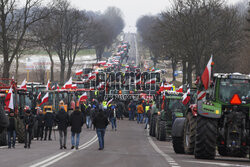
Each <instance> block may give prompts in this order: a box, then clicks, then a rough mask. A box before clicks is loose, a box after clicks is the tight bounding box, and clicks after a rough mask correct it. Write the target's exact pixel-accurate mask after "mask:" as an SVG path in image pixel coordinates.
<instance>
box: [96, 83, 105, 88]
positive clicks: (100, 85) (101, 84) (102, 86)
mask: <svg viewBox="0 0 250 167" xmlns="http://www.w3.org/2000/svg"><path fill="white" fill-rule="evenodd" d="M104 86H105V83H104V82H101V83H99V85H98V86H97V89H104Z"/></svg>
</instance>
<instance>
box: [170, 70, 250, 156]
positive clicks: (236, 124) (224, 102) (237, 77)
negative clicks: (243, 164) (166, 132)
mask: <svg viewBox="0 0 250 167" xmlns="http://www.w3.org/2000/svg"><path fill="white" fill-rule="evenodd" d="M200 90H201V89H200ZM198 92H199V91H198ZM197 94H198V95H197V96H199V93H197ZM195 105H196V106H194V107H193V109H192V110H189V111H190V112H187V113H186V114H185V115H186V118H182V119H176V120H175V122H174V125H173V132H172V136H173V147H174V150H177V153H182V152H181V151H180V150H183V153H188V152H187V150H188V149H184V148H185V145H186V146H188V145H189V146H190V144H191V143H193V144H192V145H193V147H192V148H190V149H191V150H189V151H190V152H189V153H194V155H195V158H198V159H214V158H215V155H216V148H217V151H218V153H219V154H220V155H221V156H233V157H246V156H247V154H248V153H249V146H250V76H249V75H243V74H239V73H233V74H214V77H213V84H212V86H211V87H210V88H209V89H208V90H207V91H206V96H205V98H202V99H199V98H197V100H196V104H195ZM190 120H193V121H190ZM194 120H195V121H194ZM188 127H189V128H188ZM190 127H191V128H190ZM192 129H193V130H192ZM194 129H195V130H194ZM190 132H192V133H190ZM193 136H195V137H193ZM192 138H193V139H194V140H192V141H191V140H190V139H192ZM174 143H175V144H174ZM176 143H178V144H176ZM181 147H182V148H181ZM178 151H180V152H178Z"/></svg>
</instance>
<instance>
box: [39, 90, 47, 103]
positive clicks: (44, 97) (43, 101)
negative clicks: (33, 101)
mask: <svg viewBox="0 0 250 167" xmlns="http://www.w3.org/2000/svg"><path fill="white" fill-rule="evenodd" d="M48 100H49V92H47V93H46V94H45V96H43V98H42V102H41V104H40V106H41V105H42V104H44V103H46V102H48Z"/></svg>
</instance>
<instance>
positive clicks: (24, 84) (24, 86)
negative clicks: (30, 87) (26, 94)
mask: <svg viewBox="0 0 250 167" xmlns="http://www.w3.org/2000/svg"><path fill="white" fill-rule="evenodd" d="M20 88H21V89H25V90H27V85H26V78H25V79H24V80H23V82H22V84H21V86H20Z"/></svg>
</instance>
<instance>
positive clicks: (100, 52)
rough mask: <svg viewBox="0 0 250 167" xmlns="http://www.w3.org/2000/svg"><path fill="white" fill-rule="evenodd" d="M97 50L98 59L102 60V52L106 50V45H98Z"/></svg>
mask: <svg viewBox="0 0 250 167" xmlns="http://www.w3.org/2000/svg"><path fill="white" fill-rule="evenodd" d="M95 50H96V60H97V61H100V60H101V58H102V54H103V52H104V47H103V46H98V47H95Z"/></svg>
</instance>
